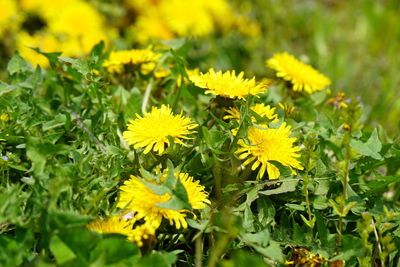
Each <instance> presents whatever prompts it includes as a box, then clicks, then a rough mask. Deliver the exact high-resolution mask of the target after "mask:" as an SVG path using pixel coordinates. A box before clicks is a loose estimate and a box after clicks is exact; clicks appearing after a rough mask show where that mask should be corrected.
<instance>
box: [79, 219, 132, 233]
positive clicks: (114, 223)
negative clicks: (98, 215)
mask: <svg viewBox="0 0 400 267" xmlns="http://www.w3.org/2000/svg"><path fill="white" fill-rule="evenodd" d="M133 223H134V221H133V220H125V219H123V218H121V217H119V216H112V217H110V218H109V219H107V220H105V221H102V220H95V221H93V222H90V223H89V224H88V225H87V226H86V227H87V228H88V229H90V230H93V231H96V232H98V233H100V234H111V233H114V234H121V235H126V236H129V234H130V232H131V231H132V226H133Z"/></svg>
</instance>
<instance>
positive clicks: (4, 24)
mask: <svg viewBox="0 0 400 267" xmlns="http://www.w3.org/2000/svg"><path fill="white" fill-rule="evenodd" d="M0 10H1V11H0V37H3V34H4V33H5V32H6V31H7V30H15V28H16V25H17V20H18V17H19V16H18V13H17V2H16V1H15V0H1V1H0Z"/></svg>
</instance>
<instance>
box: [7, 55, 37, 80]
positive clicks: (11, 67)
mask: <svg viewBox="0 0 400 267" xmlns="http://www.w3.org/2000/svg"><path fill="white" fill-rule="evenodd" d="M31 70H32V68H31V67H30V66H29V65H28V63H26V61H25V59H23V58H22V57H21V56H20V55H19V53H18V52H15V54H14V55H13V57H12V58H11V59H10V61H9V62H8V65H7V71H8V73H10V74H11V75H13V74H15V73H19V72H20V73H24V72H28V71H31Z"/></svg>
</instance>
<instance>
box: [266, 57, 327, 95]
mask: <svg viewBox="0 0 400 267" xmlns="http://www.w3.org/2000/svg"><path fill="white" fill-rule="evenodd" d="M266 63H267V65H268V67H270V68H271V69H273V70H275V71H276V76H277V77H280V78H282V79H284V80H286V81H289V82H291V83H292V85H293V91H297V92H302V91H305V92H307V93H309V94H312V93H314V92H316V91H321V90H322V89H324V88H325V87H327V86H328V85H330V84H331V81H330V80H329V79H328V78H327V77H325V76H324V75H323V74H321V73H320V72H319V71H317V70H316V69H314V68H313V67H311V66H310V65H307V64H305V63H303V62H301V61H299V60H297V59H296V58H295V57H294V56H292V55H290V54H288V53H277V54H275V55H274V56H273V57H272V58H270V59H268V60H267V62H266Z"/></svg>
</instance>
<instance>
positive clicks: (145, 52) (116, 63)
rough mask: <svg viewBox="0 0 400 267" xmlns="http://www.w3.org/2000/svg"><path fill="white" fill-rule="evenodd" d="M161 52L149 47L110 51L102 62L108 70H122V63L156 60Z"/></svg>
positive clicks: (141, 62)
mask: <svg viewBox="0 0 400 267" xmlns="http://www.w3.org/2000/svg"><path fill="white" fill-rule="evenodd" d="M160 57H161V54H159V53H156V52H154V51H153V50H152V49H151V47H148V48H146V49H131V50H120V51H114V52H111V54H110V56H109V58H108V60H106V61H105V62H104V63H103V66H104V67H106V68H107V70H108V71H109V72H122V70H123V67H124V65H140V64H144V63H149V62H157V61H158V59H159V58H160Z"/></svg>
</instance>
